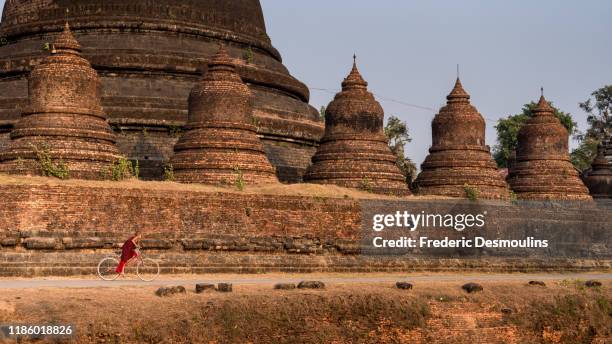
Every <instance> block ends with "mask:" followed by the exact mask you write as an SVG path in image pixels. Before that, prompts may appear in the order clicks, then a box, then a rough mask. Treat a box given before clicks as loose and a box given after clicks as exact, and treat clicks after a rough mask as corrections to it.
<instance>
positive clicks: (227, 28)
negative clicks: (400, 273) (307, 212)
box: [0, 0, 323, 182]
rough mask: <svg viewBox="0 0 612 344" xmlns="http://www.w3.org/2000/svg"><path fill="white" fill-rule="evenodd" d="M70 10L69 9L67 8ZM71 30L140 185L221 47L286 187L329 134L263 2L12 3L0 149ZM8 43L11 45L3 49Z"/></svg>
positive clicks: (7, 13) (156, 172)
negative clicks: (273, 35) (288, 62)
mask: <svg viewBox="0 0 612 344" xmlns="http://www.w3.org/2000/svg"><path fill="white" fill-rule="evenodd" d="M67 10H68V12H67ZM66 20H68V21H69V22H70V24H71V27H72V30H73V32H74V34H75V37H76V38H77V39H78V40H79V42H81V44H82V45H83V47H84V51H83V55H84V56H85V57H86V58H87V59H88V60H89V61H91V63H92V65H93V67H94V68H95V69H96V70H97V71H98V73H99V75H100V78H101V82H102V89H101V93H102V94H101V95H102V106H103V107H104V110H105V112H106V113H107V115H108V118H109V121H110V124H111V127H112V128H113V129H114V130H115V132H116V133H118V134H120V135H117V140H118V141H117V145H118V148H119V149H120V151H121V152H122V153H123V154H124V155H126V156H127V157H128V158H129V159H131V160H138V162H139V165H140V172H141V173H140V176H141V178H143V179H162V175H163V166H164V165H165V164H166V163H167V162H168V160H169V159H170V158H171V156H172V154H173V146H174V144H175V143H176V142H177V140H178V138H179V137H180V135H181V133H182V131H183V130H182V129H183V126H184V125H185V124H186V123H187V99H188V97H189V92H190V91H191V89H192V88H193V86H194V85H195V84H196V83H197V82H198V81H199V80H200V76H201V72H200V69H202V67H204V66H206V65H207V64H208V62H209V60H210V58H211V57H212V56H213V55H214V54H215V53H216V51H217V48H218V46H219V44H223V45H224V46H225V47H226V49H227V51H228V53H229V54H230V56H232V57H233V58H235V62H236V63H237V70H238V73H239V74H240V76H241V77H242V79H243V80H244V81H245V83H246V84H247V85H248V86H249V88H250V89H251V91H252V92H253V96H254V97H253V99H254V104H253V105H254V109H255V111H254V116H255V118H256V119H257V128H258V135H259V136H260V137H261V138H262V142H263V143H264V147H265V149H266V153H267V155H268V158H269V159H270V161H271V163H272V164H273V165H274V166H275V167H276V168H277V172H278V176H279V177H280V178H281V179H282V180H284V181H292V182H297V181H300V180H301V176H302V175H303V173H304V171H305V170H306V167H307V166H308V164H309V163H310V158H311V157H312V155H313V154H314V152H315V150H316V146H317V144H318V141H319V140H320V138H321V136H322V135H323V123H322V121H321V120H320V118H319V113H318V111H317V110H316V109H314V108H313V107H311V106H309V105H308V101H309V97H310V94H309V90H308V88H307V87H306V86H305V85H304V84H303V83H302V82H300V81H298V80H296V79H295V78H294V77H292V76H291V75H290V74H289V71H288V70H287V68H286V67H285V66H284V65H283V63H282V58H281V55H280V53H279V52H278V51H277V50H276V49H275V48H274V47H273V46H272V44H271V40H270V37H268V34H267V32H266V25H265V21H264V15H263V11H262V7H261V4H260V2H259V0H231V1H229V0H228V1H221V0H156V1H150V0H129V1H125V0H72V1H68V0H8V1H6V3H5V6H4V10H3V13H2V21H1V22H0V38H3V39H2V42H3V43H2V44H0V146H3V145H6V144H7V142H8V139H9V133H10V131H11V130H12V129H13V128H14V126H15V124H16V123H17V121H18V120H19V117H20V111H19V109H20V107H22V106H25V105H26V104H27V98H28V87H27V75H28V73H29V72H30V71H31V69H32V67H33V66H34V65H36V64H38V63H39V62H40V61H41V60H42V59H44V58H45V53H44V51H42V50H41V47H42V46H43V45H44V44H45V43H49V42H52V41H53V37H55V35H56V34H57V33H58V32H61V31H62V28H63V25H64V22H65V21H66ZM4 42H6V43H7V44H4Z"/></svg>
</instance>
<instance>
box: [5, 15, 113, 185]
mask: <svg viewBox="0 0 612 344" xmlns="http://www.w3.org/2000/svg"><path fill="white" fill-rule="evenodd" d="M50 50H51V55H50V56H48V57H47V58H45V59H44V60H43V61H42V62H41V63H40V64H39V65H38V66H36V67H35V68H34V69H33V70H32V72H31V74H30V77H29V80H28V90H29V104H28V105H27V106H26V107H25V108H24V109H23V112H22V118H21V119H20V120H19V122H17V124H16V125H15V129H14V130H13V131H12V132H11V142H10V143H9V145H8V147H6V149H5V150H4V151H3V152H2V153H0V162H1V163H0V172H4V173H12V174H43V175H49V174H51V175H53V172H51V173H49V172H50V171H49V169H53V168H60V167H59V166H63V168H64V169H67V171H68V173H69V177H70V178H78V179H103V178H105V177H104V176H105V175H108V173H109V170H110V165H111V163H112V162H114V161H116V160H117V159H119V158H120V154H119V151H118V150H117V147H116V146H115V136H114V134H113V132H112V130H111V128H110V126H109V124H108V122H107V121H106V116H105V114H104V112H103V111H102V107H101V105H100V78H99V77H98V74H97V73H96V71H95V70H94V69H93V68H92V67H91V65H90V63H89V62H88V61H87V60H86V59H85V58H83V57H82V56H81V46H80V45H79V42H78V41H77V40H76V39H75V38H74V36H73V35H72V32H71V31H70V27H69V26H68V23H66V25H65V27H64V31H63V32H62V33H61V34H60V35H59V36H58V37H57V39H56V40H55V42H54V43H53V44H52V45H51V46H50ZM52 166H55V167H52Z"/></svg>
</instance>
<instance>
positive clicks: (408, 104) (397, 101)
mask: <svg viewBox="0 0 612 344" xmlns="http://www.w3.org/2000/svg"><path fill="white" fill-rule="evenodd" d="M310 89H311V90H315V91H323V92H326V93H329V94H336V93H338V92H339V91H338V90H330V89H327V88H318V87H310ZM372 94H373V95H374V96H376V98H378V99H380V100H381V101H386V102H391V103H396V104H400V105H404V106H408V107H411V108H416V109H420V110H426V111H430V112H432V113H438V110H436V109H434V108H431V107H428V106H424V105H418V104H412V103H408V102H404V101H401V100H397V99H393V98H388V97H385V96H382V95H380V94H377V93H373V92H372ZM483 117H484V116H483ZM484 119H485V121H488V122H493V123H497V120H494V119H490V118H488V117H484Z"/></svg>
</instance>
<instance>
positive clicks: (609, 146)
mask: <svg viewBox="0 0 612 344" xmlns="http://www.w3.org/2000/svg"><path fill="white" fill-rule="evenodd" d="M603 147H604V156H605V157H606V159H607V160H608V161H609V162H610V163H612V137H609V138H608V139H607V140H604V142H603Z"/></svg>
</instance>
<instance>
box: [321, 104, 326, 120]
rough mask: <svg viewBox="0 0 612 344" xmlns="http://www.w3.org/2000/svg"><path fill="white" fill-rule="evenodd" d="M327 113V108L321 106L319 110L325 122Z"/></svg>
mask: <svg viewBox="0 0 612 344" xmlns="http://www.w3.org/2000/svg"><path fill="white" fill-rule="evenodd" d="M325 111H327V108H326V107H325V106H321V109H319V118H320V119H321V120H322V121H323V122H325Z"/></svg>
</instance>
